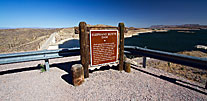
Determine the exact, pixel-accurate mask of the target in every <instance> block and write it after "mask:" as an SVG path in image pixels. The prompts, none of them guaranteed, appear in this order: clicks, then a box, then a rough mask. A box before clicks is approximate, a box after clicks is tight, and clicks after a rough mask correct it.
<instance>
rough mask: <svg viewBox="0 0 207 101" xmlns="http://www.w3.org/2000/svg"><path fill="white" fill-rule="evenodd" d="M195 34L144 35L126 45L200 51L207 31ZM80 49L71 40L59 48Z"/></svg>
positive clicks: (173, 32) (205, 42)
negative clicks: (197, 47) (199, 46)
mask: <svg viewBox="0 0 207 101" xmlns="http://www.w3.org/2000/svg"><path fill="white" fill-rule="evenodd" d="M191 32H194V33H184V32H178V31H168V32H154V33H142V34H139V35H137V36H133V37H130V38H125V45H130V46H139V47H145V46H146V47H147V48H148V49H155V50H161V51H167V52H180V51H192V50H200V51H204V52H206V51H205V50H202V49H196V48H195V46H196V45H207V30H193V31H191ZM70 47H79V40H69V41H66V42H65V43H63V44H61V45H59V48H70Z"/></svg>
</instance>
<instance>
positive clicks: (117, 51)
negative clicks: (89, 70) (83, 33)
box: [89, 30, 120, 67]
mask: <svg viewBox="0 0 207 101" xmlns="http://www.w3.org/2000/svg"><path fill="white" fill-rule="evenodd" d="M92 31H116V33H117V35H116V38H117V48H116V55H115V56H116V59H115V61H113V62H108V63H102V64H97V65H92V47H91V46H92V44H91V41H92V40H91V38H92V37H91V32H92ZM89 41H90V42H89V47H90V66H91V67H96V66H105V65H109V64H115V63H118V62H119V44H120V43H119V31H118V30H90V33H89Z"/></svg>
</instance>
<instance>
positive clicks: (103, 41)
mask: <svg viewBox="0 0 207 101" xmlns="http://www.w3.org/2000/svg"><path fill="white" fill-rule="evenodd" d="M117 40H118V30H90V58H91V66H95V65H104V64H107V63H111V62H116V61H117V59H118V55H117V54H118V52H117V51H118V46H117V45H118V43H117Z"/></svg>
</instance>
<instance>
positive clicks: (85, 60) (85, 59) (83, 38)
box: [79, 22, 89, 78]
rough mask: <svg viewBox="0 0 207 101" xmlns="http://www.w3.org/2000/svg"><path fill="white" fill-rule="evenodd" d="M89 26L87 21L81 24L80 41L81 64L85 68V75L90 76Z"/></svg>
mask: <svg viewBox="0 0 207 101" xmlns="http://www.w3.org/2000/svg"><path fill="white" fill-rule="evenodd" d="M88 41H89V40H88V34H87V26H86V23H85V22H80V24H79V42H80V54H81V64H82V65H83V68H84V77H85V78H88V77H89V70H88V67H89V54H88V53H89V42H88Z"/></svg>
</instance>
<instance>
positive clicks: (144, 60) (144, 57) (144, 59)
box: [142, 46, 147, 68]
mask: <svg viewBox="0 0 207 101" xmlns="http://www.w3.org/2000/svg"><path fill="white" fill-rule="evenodd" d="M144 48H147V47H146V46H145V47H144ZM146 62H147V58H146V56H143V63H142V66H143V68H146Z"/></svg>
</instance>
